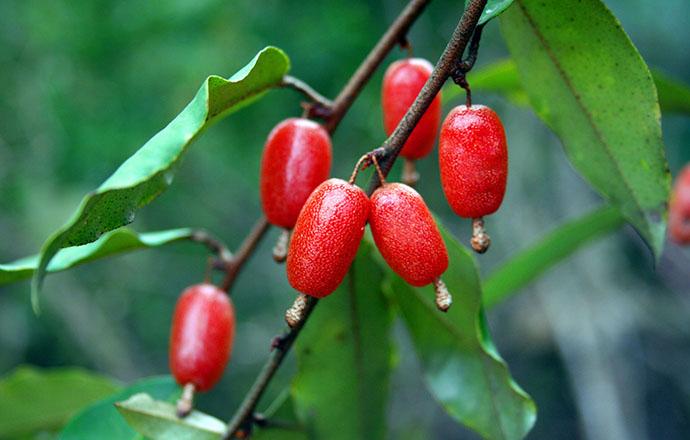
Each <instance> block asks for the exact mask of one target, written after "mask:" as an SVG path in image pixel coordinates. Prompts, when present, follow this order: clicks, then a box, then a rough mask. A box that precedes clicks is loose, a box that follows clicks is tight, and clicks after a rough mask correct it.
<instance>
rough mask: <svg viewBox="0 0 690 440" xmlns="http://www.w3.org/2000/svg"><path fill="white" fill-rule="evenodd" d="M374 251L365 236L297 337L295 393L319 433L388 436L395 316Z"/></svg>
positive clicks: (324, 435) (327, 435)
mask: <svg viewBox="0 0 690 440" xmlns="http://www.w3.org/2000/svg"><path fill="white" fill-rule="evenodd" d="M371 253H372V246H371V245H370V244H369V243H367V242H366V241H364V242H362V245H361V247H360V250H359V253H358V255H357V259H356V260H355V262H354V263H353V265H352V268H351V269H350V272H349V274H348V275H347V277H346V279H345V281H343V283H342V285H341V286H340V287H339V288H338V290H337V291H336V292H334V293H333V294H332V295H330V296H328V297H327V298H325V299H323V300H321V301H320V302H319V305H318V307H317V308H316V309H315V310H314V312H313V315H312V316H311V317H310V318H309V322H308V324H307V326H306V327H305V328H304V330H303V334H301V335H300V337H299V339H298V340H297V342H296V353H297V366H298V372H297V376H296V377H295V379H294V382H293V386H292V395H293V399H294V403H295V407H296V411H297V414H298V415H299V417H300V419H301V420H302V421H303V422H304V423H305V425H306V427H307V431H308V432H309V433H310V435H311V436H313V437H316V438H328V439H331V440H337V439H347V440H349V439H355V438H366V439H382V438H384V437H385V433H386V405H387V398H388V391H389V381H390V374H391V370H392V367H393V356H392V353H393V347H392V342H391V325H392V322H393V315H392V311H391V308H390V307H389V305H388V304H387V302H386V298H385V297H384V295H383V293H382V292H381V290H380V285H381V281H382V279H383V273H382V271H381V270H380V268H379V266H378V265H377V264H376V263H374V261H373V259H372V255H371Z"/></svg>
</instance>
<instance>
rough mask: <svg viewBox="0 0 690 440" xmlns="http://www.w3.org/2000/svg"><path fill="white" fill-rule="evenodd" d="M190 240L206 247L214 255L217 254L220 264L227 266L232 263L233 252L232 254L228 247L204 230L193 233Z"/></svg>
mask: <svg viewBox="0 0 690 440" xmlns="http://www.w3.org/2000/svg"><path fill="white" fill-rule="evenodd" d="M189 239H190V240H191V241H195V242H197V243H201V244H203V245H204V246H206V247H207V248H208V249H209V250H210V251H211V252H212V253H213V254H215V256H216V258H218V260H219V261H220V262H222V263H225V264H227V263H229V262H230V261H232V252H230V250H229V249H228V248H227V246H225V244H223V242H222V241H220V240H218V239H217V238H216V237H214V236H212V235H211V234H209V233H208V232H206V231H204V230H203V229H198V230H196V231H193V232H192V234H191V235H190V236H189Z"/></svg>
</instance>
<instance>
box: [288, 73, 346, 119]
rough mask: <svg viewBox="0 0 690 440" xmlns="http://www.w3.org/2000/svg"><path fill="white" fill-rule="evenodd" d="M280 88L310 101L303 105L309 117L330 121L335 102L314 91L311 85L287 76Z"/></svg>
mask: <svg viewBox="0 0 690 440" xmlns="http://www.w3.org/2000/svg"><path fill="white" fill-rule="evenodd" d="M280 87H285V88H289V89H293V90H296V91H298V92H300V93H301V94H302V95H304V97H305V98H307V99H308V100H309V102H305V103H302V107H304V110H305V111H306V112H307V116H309V117H312V118H319V119H324V120H328V119H329V118H330V117H331V114H332V113H333V101H331V100H330V99H328V98H326V97H325V96H323V95H322V94H320V93H319V92H317V91H316V90H314V89H313V88H312V87H311V86H310V85H309V84H307V83H305V82H304V81H302V80H301V79H297V78H295V77H294V76H290V75H285V76H284V77H283V81H282V82H281V83H280Z"/></svg>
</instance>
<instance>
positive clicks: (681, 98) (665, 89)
mask: <svg viewBox="0 0 690 440" xmlns="http://www.w3.org/2000/svg"><path fill="white" fill-rule="evenodd" d="M652 75H653V76H654V83H655V84H656V91H657V93H658V94H659V104H660V105H661V111H663V112H672V113H684V114H686V115H690V87H689V86H688V85H687V84H685V83H683V82H681V81H678V80H677V79H675V78H671V77H670V76H668V75H667V74H665V73H664V72H662V71H660V70H656V69H652Z"/></svg>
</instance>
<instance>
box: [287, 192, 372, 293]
mask: <svg viewBox="0 0 690 440" xmlns="http://www.w3.org/2000/svg"><path fill="white" fill-rule="evenodd" d="M368 216H369V198H368V197H367V195H366V194H364V191H362V189H361V188H359V187H357V186H355V185H352V184H349V183H347V182H346V181H344V180H341V179H329V180H327V181H325V182H323V183H322V184H321V185H319V186H318V188H316V189H315V190H314V192H313V193H312V194H311V195H310V196H309V198H308V199H307V202H306V203H305V204H304V207H303V208H302V212H300V215H299V218H298V219H297V224H296V225H295V229H294V231H293V234H292V239H291V240H290V248H289V250H288V257H287V276H288V281H289V282H290V285H291V286H292V287H294V288H295V289H296V290H298V291H299V292H302V293H304V294H305V295H311V296H314V297H316V298H322V297H324V296H326V295H329V294H331V293H333V291H334V290H335V289H336V288H337V287H338V285H339V284H340V283H341V282H342V281H343V278H345V274H346V273H347V271H348V269H349V268H350V265H351V264H352V260H354V258H355V255H356V254H357V249H358V248H359V244H360V242H361V241H362V236H363V235H364V226H365V225H366V222H367V217H368Z"/></svg>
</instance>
